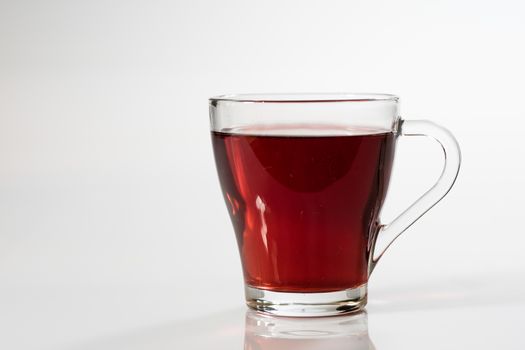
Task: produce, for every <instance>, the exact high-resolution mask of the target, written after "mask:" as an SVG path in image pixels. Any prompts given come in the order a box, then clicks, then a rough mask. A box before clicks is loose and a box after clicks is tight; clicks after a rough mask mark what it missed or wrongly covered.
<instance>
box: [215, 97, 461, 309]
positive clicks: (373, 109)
mask: <svg viewBox="0 0 525 350" xmlns="http://www.w3.org/2000/svg"><path fill="white" fill-rule="evenodd" d="M209 106H210V121H211V132H212V143H213V149H214V154H215V161H216V165H217V170H218V174H219V180H220V183H221V187H222V192H223V195H224V200H225V202H226V206H227V208H228V211H229V214H230V218H231V221H232V224H233V227H234V230H235V233H236V236H237V243H238V248H239V252H240V256H241V262H242V267H243V272H244V281H245V294H246V301H247V304H248V306H249V307H250V308H252V309H255V310H259V311H263V312H266V313H269V314H273V315H282V316H329V315H336V314H342V313H348V312H354V311H358V310H361V309H363V308H364V306H365V305H366V301H367V282H368V278H369V276H370V274H371V272H372V271H373V269H374V267H375V265H376V264H377V261H378V260H379V259H380V257H381V256H382V255H383V253H384V252H385V250H386V249H387V248H388V246H390V244H391V243H392V242H393V241H394V240H395V239H396V238H397V237H398V236H399V235H400V234H401V233H403V232H404V231H405V230H406V229H407V228H408V227H410V226H411V225H412V224H413V223H414V222H415V221H416V220H417V219H419V218H420V217H421V216H422V215H423V214H425V213H426V212H427V211H428V210H429V209H430V208H432V207H433V206H434V205H435V204H436V203H437V202H439V201H440V200H441V199H442V198H443V197H444V196H445V195H446V194H447V193H448V191H449V190H450V188H451V187H452V185H453V184H454V182H455V180H456V177H457V174H458V171H459V167H460V162H461V155H460V150H459V146H458V143H457V141H456V140H455V138H454V137H453V136H452V134H451V133H450V132H449V131H447V130H446V129H444V128H442V127H440V126H438V125H436V124H434V123H432V122H430V121H424V120H404V119H402V118H400V117H399V114H398V98H397V97H396V96H393V95H386V94H244V95H225V96H218V97H213V98H210V100H209ZM404 136H428V137H431V138H433V139H435V140H436V141H437V142H439V143H440V144H441V146H442V148H443V152H444V153H445V164H444V167H443V171H442V174H441V177H440V178H439V180H438V181H437V183H436V184H435V185H434V186H433V187H432V188H430V189H429V190H428V191H427V192H426V193H425V194H423V196H421V197H420V198H419V199H418V200H417V201H416V202H415V203H414V204H412V205H411V206H410V207H409V208H407V209H406V210H405V211H403V212H402V213H401V214H400V215H399V216H398V217H397V218H396V219H394V220H393V221H392V222H391V223H388V224H383V223H381V221H380V213H381V207H382V205H383V201H384V199H385V196H386V193H387V189H388V183H389V179H390V173H391V169H392V163H393V159H394V154H395V145H396V140H397V138H398V137H404Z"/></svg>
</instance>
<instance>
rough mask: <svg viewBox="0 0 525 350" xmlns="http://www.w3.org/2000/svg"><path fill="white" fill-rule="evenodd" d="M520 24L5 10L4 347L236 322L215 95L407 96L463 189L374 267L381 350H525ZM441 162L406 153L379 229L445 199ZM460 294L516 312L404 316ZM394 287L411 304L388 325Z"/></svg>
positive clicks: (484, 19)
mask: <svg viewBox="0 0 525 350" xmlns="http://www.w3.org/2000/svg"><path fill="white" fill-rule="evenodd" d="M524 13H525V3H524V2H522V1H511V0H502V1H499V2H497V4H495V3H494V2H491V1H473V0H465V1H453V0H445V1H415V0H400V1H394V2H393V1H386V0H385V1H373V2H370V1H368V2H365V1H362V2H361V1H324V2H319V1H318V2H311V3H309V2H304V1H286V2H281V1H276V0H270V1H258V2H250V1H240V0H239V1H231V0H226V1H219V2H216V1H209V2H208V1H198V0H197V1H195V0H192V1H123V0H117V1H112V2H106V1H99V0H95V1H45V2H42V1H36V0H21V1H7V0H3V1H2V0H0V330H1V331H0V347H1V348H6V349H46V348H50V349H51V348H52V349H55V348H57V347H58V346H60V344H62V345H63V346H65V347H69V348H74V346H76V345H75V344H77V345H78V346H80V344H83V343H82V342H84V341H85V342H89V341H91V340H93V342H95V343H96V342H97V341H99V340H96V338H97V337H103V336H107V337H109V338H108V339H110V338H111V337H118V334H124V338H125V334H126V332H131V331H132V330H134V329H138V332H139V333H140V332H141V330H143V329H144V327H146V328H147V327H153V328H154V327H156V326H155V325H157V324H160V325H162V324H163V323H167V324H168V328H167V329H168V331H167V332H168V333H169V332H171V331H170V328H169V327H170V325H172V324H180V323H178V322H185V320H188V319H197V320H203V319H208V316H209V315H212V314H214V313H216V312H217V313H219V312H226V311H224V310H231V309H232V308H236V307H237V308H238V307H240V305H241V303H242V298H243V297H242V278H241V270H240V266H239V261H238V256H237V252H236V249H237V248H236V243H235V239H234V235H233V232H232V229H231V225H230V222H229V220H228V215H227V213H226V209H225V207H224V204H223V202H222V198H221V194H220V190H219V186H218V181H217V179H216V174H215V169H214V163H213V157H212V153H211V145H210V140H209V135H208V131H207V130H208V120H207V117H208V115H207V114H208V107H207V101H206V99H207V97H209V96H211V95H216V94H220V93H230V92H265V91H266V92H268V91H270V92H277V91H280V92H286V91H297V92H301V91H303V92H304V91H321V92H323V91H325V92H326V91H374V92H389V93H394V94H398V95H399V96H401V103H402V115H403V117H405V118H428V119H432V120H434V121H435V122H437V123H439V124H442V125H444V126H446V127H448V128H449V129H450V130H451V131H452V132H454V134H455V135H456V136H457V138H458V140H459V142H460V144H461V146H462V151H463V160H464V162H463V167H462V170H461V173H460V176H459V179H458V182H457V185H456V186H455V188H454V189H453V190H452V192H451V193H450V195H449V196H448V197H447V198H445V200H444V201H443V202H442V203H440V204H439V205H438V206H437V207H436V208H434V209H433V210H432V211H431V212H429V214H427V215H425V216H424V217H423V219H422V220H421V221H419V222H418V223H417V224H416V225H414V226H413V227H411V228H410V230H409V231H407V233H406V234H405V235H404V236H402V238H401V239H399V240H398V241H397V242H396V244H395V245H394V246H393V247H392V249H390V250H389V251H388V252H387V254H386V255H385V257H384V258H383V259H382V261H381V262H380V264H379V265H378V268H377V269H376V271H375V272H374V276H373V278H372V281H371V284H370V292H371V307H370V313H369V316H368V321H369V328H370V338H371V339H372V341H373V343H374V344H375V346H376V347H377V348H379V349H382V348H387V349H388V348H391V347H392V348H394V347H395V346H394V345H399V346H398V347H401V345H403V344H404V345H405V346H404V348H420V347H421V344H422V342H423V341H424V340H423V339H424V338H423V336H424V335H425V334H433V335H434V337H433V338H431V339H433V340H434V341H431V342H430V345H428V344H426V345H425V348H429V347H431V346H434V345H435V344H445V343H440V342H439V341H443V342H445V341H446V340H450V343H447V344H450V346H448V347H449V348H462V347H466V346H467V345H468V344H470V343H468V342H469V341H471V342H472V346H473V347H475V346H477V345H479V346H482V345H483V346H487V347H488V346H489V345H493V344H503V345H507V344H508V345H509V347H510V344H523V343H522V340H521V338H520V334H519V333H518V331H517V329H516V328H515V327H518V325H519V324H520V321H521V324H523V319H522V318H521V315H522V311H523V306H522V303H521V302H520V301H519V300H515V299H517V298H514V299H512V298H510V300H512V302H510V301H508V300H509V297H508V294H511V295H514V294H512V293H516V291H523V283H524V282H523V277H522V276H524V275H525V259H524V254H523V253H522V250H523V246H524V243H525V233H524V231H523V227H522V225H521V224H520V220H521V218H522V216H523V198H525V187H524V186H523V179H525V162H523V159H525V146H524V145H523V141H522V139H523V137H522V133H523V125H524V124H523V123H524V120H525V109H524V107H523V106H524V105H523V100H524V97H523V81H525V66H524V65H523V62H525V47H524V45H523V44H522V41H523V38H524V37H525V22H524V21H523V14H524ZM440 157H441V155H440V151H439V147H438V146H436V145H434V144H432V143H431V142H430V141H424V140H421V141H416V140H407V141H404V140H402V141H401V142H400V144H399V147H398V150H397V158H396V165H395V169H394V171H395V174H394V177H393V179H392V183H391V191H390V193H389V198H388V203H387V205H386V207H385V211H384V214H385V221H388V220H389V218H391V217H393V216H394V215H395V214H396V213H398V212H399V211H401V210H402V209H403V208H405V207H406V206H407V205H409V204H410V203H411V202H412V201H413V200H414V199H415V198H417V196H418V195H419V194H420V193H422V192H423V191H424V190H425V189H427V188H428V186H430V185H431V184H432V182H433V181H434V180H435V178H436V177H437V175H438V174H439V170H440V167H441V164H440V160H441V158H440ZM465 281H466V282H465ZM502 281H503V282H502ZM479 283H481V286H483V287H479V288H478V287H476V286H478V284H479ZM463 284H465V285H466V286H467V287H466V288H467V289H468V290H469V291H470V290H471V289H472V291H473V292H476V291H477V290H478V289H480V288H484V289H487V288H489V287H490V288H492V289H490V288H489V289H490V290H496V291H497V292H495V293H494V294H491V296H490V300H500V301H501V302H503V303H505V304H501V305H500V304H497V305H491V306H487V307H485V306H484V304H485V302H484V301H481V300H484V299H483V298H482V297H479V296H478V297H475V298H474V299H475V300H479V302H478V303H477V304H475V305H473V304H471V301H470V300H471V298H469V297H465V298H463V299H461V298H460V299H459V300H458V301H457V302H456V304H455V305H456V307H455V308H453V309H441V306H440V307H439V308H433V309H432V310H427V309H424V308H423V309H422V310H419V309H418V310H413V309H410V305H411V302H412V297H411V296H414V297H416V296H418V295H419V294H411V293H412V292H411V291H412V290H424V291H425V293H434V292H435V291H436V290H437V291H439V293H441V292H443V293H447V292H448V291H447V290H448V286H453V285H463ZM485 286H487V287H485ZM380 291H381V293H383V294H381V293H380ZM390 291H399V294H398V295H399V297H398V298H396V299H395V302H394V301H392V302H391V303H394V304H396V305H397V302H398V301H399V302H400V303H401V304H399V305H401V306H399V308H398V309H396V311H395V312H393V311H392V312H386V311H381V310H380V309H379V305H377V307H376V306H374V302H376V303H377V302H379V301H380V299H381V298H388V297H390V296H391V292H390ZM396 293H397V292H396ZM469 293H470V292H469ZM374 295H375V296H374ZM425 295H426V294H425ZM522 295H523V293H522ZM380 296H381V298H380ZM218 301H220V302H218ZM439 305H441V304H439ZM404 310H406V311H404ZM232 312H233V311H232ZM239 312H240V313H241V314H242V311H239ZM449 312H450V314H449ZM226 314H227V315H228V316H227V317H230V316H229V315H230V314H229V313H227V312H226ZM485 314H486V315H488V316H490V318H487V319H486V320H484V319H483V316H484V315H485ZM210 317H211V316H210ZM225 317H226V316H225ZM231 317H233V316H231ZM242 318H243V316H242V315H241V316H240V319H241V321H240V323H235V325H236V326H235V327H240V328H235V329H236V331H235V332H237V330H238V331H239V332H241V333H242ZM212 319H213V318H212ZM171 322H173V323H171ZM210 322H212V321H210ZM426 322H427V323H426ZM438 322H441V323H439V325H440V327H444V329H446V330H447V332H449V333H447V334H451V335H450V337H451V338H450V339H447V337H448V335H444V334H443V335H442V333H439V332H438V331H437V330H435V329H434V328H435V327H437V326H438ZM391 324H393V326H390V325H391ZM425 324H428V325H429V327H427V328H425ZM210 327H212V326H210ZM394 327H397V328H394ZM414 327H416V328H415V330H414ZM212 328H213V327H212ZM148 329H150V328H148ZM209 329H210V328H208V330H209ZM396 330H398V331H396ZM505 330H508V332H507V331H505ZM161 332H163V330H161ZM232 332H233V331H232ZM425 332H434V333H425ZM153 333H155V330H153ZM204 333H206V334H208V333H210V334H211V333H213V332H212V331H211V330H210V331H209V332H204ZM204 333H203V334H204ZM235 334H238V333H235ZM476 335H477V336H478V337H479V338H474V337H475V336H476ZM440 336H442V338H439V337H440ZM144 337H145V338H144V339H146V341H148V340H147V337H148V335H145V336H144ZM232 337H233V338H231V339H236V340H232V341H233V342H236V343H235V344H239V345H238V346H242V340H241V338H242V336H239V337H240V338H239V337H238V335H235V336H232ZM236 337H237V338H236ZM438 338H439V339H438ZM111 339H113V338H111ZM119 339H120V338H119ZM206 339H208V338H206ZM436 339H438V340H439V341H438V340H436ZM480 339H488V340H486V341H483V340H480ZM116 341H117V340H116ZM118 341H120V340H118ZM202 341H205V339H204V338H203V340H202ZM100 342H101V343H100V344H103V341H102V340H100ZM123 342H124V343H125V342H126V340H125V339H124V340H123ZM520 342H521V343H520ZM95 343H93V344H95ZM68 344H69V345H68ZM86 344H87V343H86ZM97 344H98V343H97ZM116 344H123V343H118V342H117V343H116ZM455 344H459V346H457V347H456V346H455ZM86 346H89V345H86ZM159 346H160V345H159ZM436 346H437V345H436ZM101 347H102V345H101ZM144 347H146V346H144ZM469 347H470V346H469ZM502 347H504V346H502ZM112 348H114V349H116V348H118V346H117V345H115V346H114V347H112ZM517 348H519V347H517ZM522 348H523V347H522Z"/></svg>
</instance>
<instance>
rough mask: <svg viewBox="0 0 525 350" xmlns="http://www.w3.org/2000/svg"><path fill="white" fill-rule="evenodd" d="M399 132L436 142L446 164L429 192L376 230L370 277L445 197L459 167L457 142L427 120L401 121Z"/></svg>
mask: <svg viewBox="0 0 525 350" xmlns="http://www.w3.org/2000/svg"><path fill="white" fill-rule="evenodd" d="M398 132H399V135H401V136H427V137H431V138H433V139H434V140H436V141H437V142H438V143H439V144H440V145H441V147H442V148H443V153H444V155H445V164H444V166H443V171H442V172H441V176H440V177H439V179H438V181H437V182H436V183H435V184H434V186H432V188H430V189H429V190H428V191H427V192H425V193H424V194H423V195H422V196H421V197H419V199H418V200H416V201H415V202H414V203H413V204H412V205H411V206H410V207H408V208H407V209H406V210H405V211H404V212H402V213H401V214H400V215H399V216H398V217H397V218H395V219H394V220H393V221H392V222H391V223H389V224H385V225H383V224H382V225H380V226H379V229H378V230H377V231H376V234H375V237H374V239H373V241H372V249H371V254H370V264H369V274H370V273H372V271H373V270H374V268H375V266H376V264H377V262H378V261H379V259H380V258H381V256H383V254H384V253H385V251H386V250H387V249H388V247H389V246H390V245H391V244H392V242H394V240H395V239H396V238H397V237H399V236H400V235H401V234H402V233H403V232H405V230H406V229H407V228H409V227H410V226H412V224H413V223H414V222H416V221H417V220H418V219H419V218H420V217H421V216H423V214H425V213H426V212H427V211H428V210H430V208H432V207H433V206H434V205H436V204H437V202H439V201H440V200H441V199H442V198H443V197H445V195H446V194H447V193H448V192H449V191H450V189H451V188H452V185H454V182H455V181H456V178H457V176H458V172H459V167H460V164H461V151H460V149H459V145H458V142H457V141H456V139H455V138H454V136H453V135H452V134H451V133H450V131H448V130H447V129H445V128H443V127H441V126H439V125H437V124H435V123H433V122H431V121H427V120H402V119H401V120H400V121H399V129H398Z"/></svg>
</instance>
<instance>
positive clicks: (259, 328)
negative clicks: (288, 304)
mask: <svg viewBox="0 0 525 350" xmlns="http://www.w3.org/2000/svg"><path fill="white" fill-rule="evenodd" d="M244 349H245V350H283V349H286V350H296V349H301V350H314V349H322V350H343V349H344V350H364V349H375V347H374V345H373V344H372V341H371V340H370V337H369V336H368V317H367V314H366V312H360V313H357V314H354V315H351V316H345V317H321V318H309V319H305V318H285V317H272V316H266V315H263V314H260V313H257V312H255V311H251V310H249V311H248V312H247V313H246V326H245V336H244Z"/></svg>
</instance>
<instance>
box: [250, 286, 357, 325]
mask: <svg viewBox="0 0 525 350" xmlns="http://www.w3.org/2000/svg"><path fill="white" fill-rule="evenodd" d="M245 292H246V304H247V305H248V306H249V307H250V308H251V309H254V310H257V311H261V312H264V313H266V314H270V315H275V316H289V317H321V316H335V315H341V314H346V313H351V312H357V311H361V310H363V309H364V307H365V305H366V300H367V299H366V298H367V287H366V284H363V285H362V286H359V287H356V288H350V289H345V290H341V291H337V292H327V293H288V292H273V291H269V290H265V289H259V288H254V287H251V286H246V287H245Z"/></svg>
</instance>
